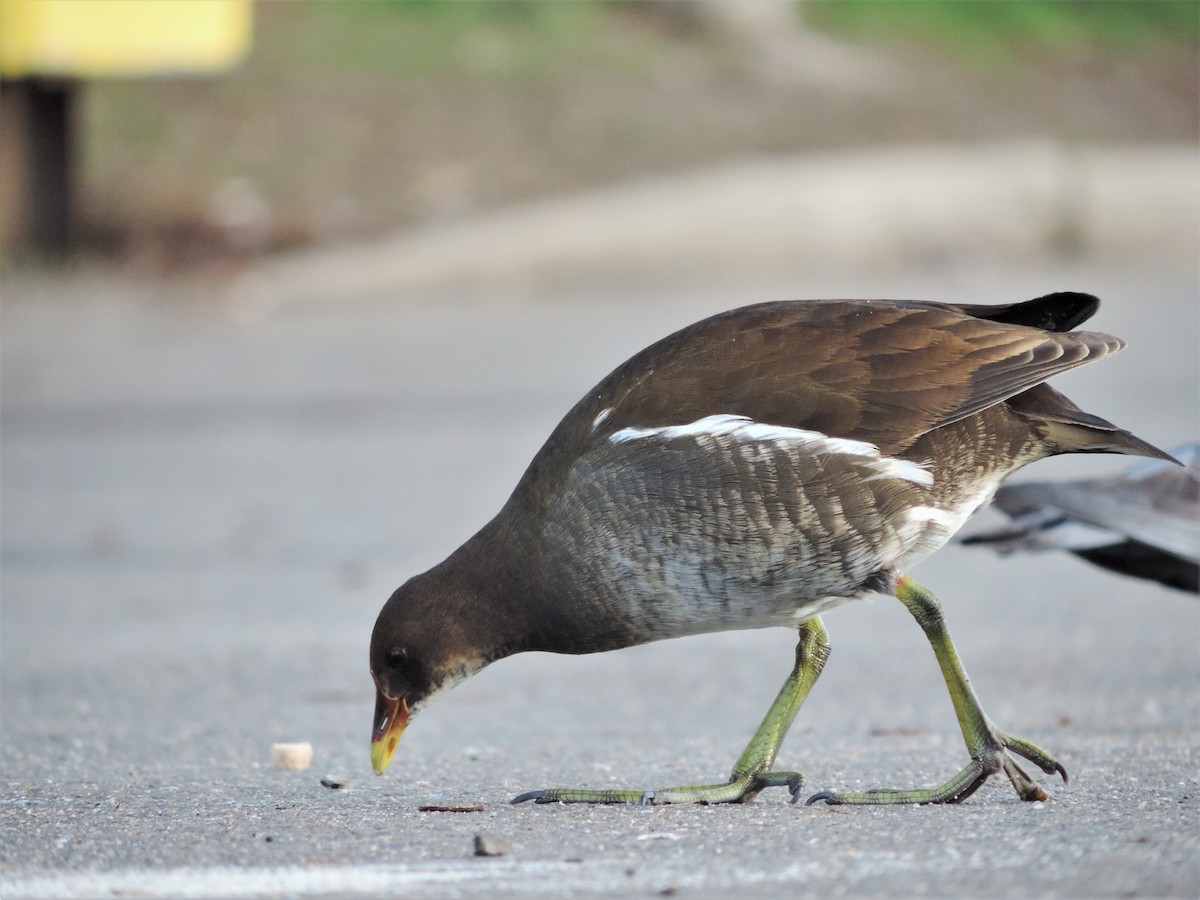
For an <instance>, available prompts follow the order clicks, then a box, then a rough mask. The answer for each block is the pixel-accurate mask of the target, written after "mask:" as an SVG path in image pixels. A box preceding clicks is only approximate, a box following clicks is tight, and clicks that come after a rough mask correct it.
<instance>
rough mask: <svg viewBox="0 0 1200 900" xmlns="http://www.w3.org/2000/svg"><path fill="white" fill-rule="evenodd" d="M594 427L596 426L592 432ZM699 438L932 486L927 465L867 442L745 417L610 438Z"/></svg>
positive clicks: (634, 430) (628, 431) (706, 419)
mask: <svg viewBox="0 0 1200 900" xmlns="http://www.w3.org/2000/svg"><path fill="white" fill-rule="evenodd" d="M594 427H595V426H594V425H593V428H594ZM689 437H691V438H696V439H697V440H704V439H711V438H722V437H724V438H729V439H731V440H734V441H750V442H755V443H770V444H775V445H776V446H778V447H782V448H785V449H787V448H800V449H804V450H808V451H810V452H812V453H814V454H818V455H822V454H826V455H832V456H851V457H855V458H856V459H858V460H859V461H860V462H861V464H862V465H865V466H867V467H868V468H870V469H871V470H872V471H873V472H874V473H875V474H874V475H871V476H869V478H868V480H873V479H876V478H898V479H901V480H902V481H911V482H912V483H913V484H919V485H923V486H925V487H929V486H930V485H932V484H933V473H932V472H930V471H929V468H928V463H926V464H922V463H915V462H912V461H911V460H907V459H894V458H892V457H889V456H882V455H881V454H880V452H879V448H878V447H876V446H875V445H874V444H869V443H867V442H866V441H854V440H850V439H849V438H835V437H829V436H828V435H825V434H821V432H819V431H806V430H805V429H803V428H788V427H787V426H784V425H769V424H766V423H763V422H755V421H753V420H752V419H749V418H747V417H746V416H733V415H728V414H723V415H719V416H705V417H704V418H703V419H697V420H696V421H695V422H689V423H688V424H686V425H663V426H660V427H657V428H622V429H621V430H620V431H616V432H613V433H612V434H611V435H609V438H608V439H609V440H610V441H612V442H613V443H614V444H622V443H625V442H626V441H637V440H645V439H648V438H659V439H662V440H668V441H670V440H676V439H679V438H689Z"/></svg>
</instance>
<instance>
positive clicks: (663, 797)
mask: <svg viewBox="0 0 1200 900" xmlns="http://www.w3.org/2000/svg"><path fill="white" fill-rule="evenodd" d="M803 785H804V776H803V775H801V774H800V773H799V772H760V773H758V774H754V775H743V776H741V777H739V778H733V779H731V780H730V781H728V782H727V783H725V784H702V785H687V786H683V787H672V788H664V789H662V790H657V791H640V790H622V789H620V788H612V789H596V788H549V789H547V790H542V791H526V792H525V793H523V794H520V795H518V796H516V797H514V798H513V799H512V802H513V803H524V802H525V801H527V800H532V801H534V802H535V803H630V804H635V805H638V806H665V805H666V804H669V803H704V804H708V803H749V802H750V801H751V800H753V799H754V798H755V797H756V796H758V793H759V791H761V790H763V788H768V787H786V788H787V789H788V792H789V793H790V794H791V795H792V802H793V803H795V802H796V801H797V800H798V799H799V798H800V788H801V787H803Z"/></svg>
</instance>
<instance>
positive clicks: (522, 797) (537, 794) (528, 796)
mask: <svg viewBox="0 0 1200 900" xmlns="http://www.w3.org/2000/svg"><path fill="white" fill-rule="evenodd" d="M545 795H546V792H545V791H526V792H525V793H523V794H517V796H515V797H513V798H512V799H511V800H509V801H508V802H509V803H524V802H525V801H526V800H535V801H536V800H541V799H542V797H544V796H545Z"/></svg>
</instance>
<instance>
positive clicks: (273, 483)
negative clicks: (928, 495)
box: [0, 261, 1200, 898]
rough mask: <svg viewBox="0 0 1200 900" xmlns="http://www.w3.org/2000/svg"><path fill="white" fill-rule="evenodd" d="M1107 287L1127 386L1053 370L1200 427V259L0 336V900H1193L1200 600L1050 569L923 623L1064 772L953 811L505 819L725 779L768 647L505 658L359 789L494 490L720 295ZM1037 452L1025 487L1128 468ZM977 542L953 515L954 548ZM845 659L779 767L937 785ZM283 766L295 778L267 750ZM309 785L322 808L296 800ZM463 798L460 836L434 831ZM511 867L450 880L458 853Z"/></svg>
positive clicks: (579, 291) (991, 562)
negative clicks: (405, 673) (309, 751)
mask: <svg viewBox="0 0 1200 900" xmlns="http://www.w3.org/2000/svg"><path fill="white" fill-rule="evenodd" d="M1059 289H1074V290H1086V291H1092V292H1095V293H1097V294H1099V295H1100V296H1102V297H1103V298H1104V299H1105V305H1104V306H1103V307H1102V309H1101V311H1100V313H1099V315H1098V317H1097V318H1096V319H1095V321H1094V322H1093V323H1090V326H1089V327H1095V328H1096V329H1097V330H1107V331H1112V332H1113V333H1116V334H1119V335H1121V336H1122V337H1125V338H1126V339H1127V340H1129V342H1130V347H1129V349H1128V350H1127V351H1126V352H1125V353H1123V354H1122V355H1120V356H1118V357H1117V358H1115V359H1113V360H1110V361H1105V362H1102V363H1100V364H1098V365H1096V366H1089V367H1085V369H1083V370H1080V371H1077V372H1073V373H1070V374H1069V375H1068V376H1065V377H1063V378H1060V379H1058V380H1057V381H1056V382H1055V383H1056V384H1057V385H1058V386H1060V387H1061V388H1062V389H1063V390H1064V391H1065V392H1067V393H1068V394H1069V395H1070V396H1071V397H1072V398H1073V399H1075V400H1076V401H1077V402H1079V403H1080V404H1081V405H1082V406H1084V407H1085V408H1087V409H1089V410H1093V411H1095V412H1097V413H1099V414H1102V415H1105V416H1107V417H1109V418H1111V419H1113V420H1115V421H1116V422H1118V423H1119V424H1121V425H1123V426H1125V427H1128V428H1130V429H1132V430H1133V431H1135V432H1136V433H1138V434H1139V435H1141V436H1143V437H1145V438H1146V439H1148V440H1151V441H1153V442H1156V443H1158V444H1160V445H1162V446H1170V445H1172V444H1176V443H1181V442H1183V441H1186V440H1194V439H1195V438H1196V435H1197V431H1198V430H1200V426H1198V422H1197V415H1198V401H1200V377H1198V374H1197V364H1196V359H1197V334H1198V333H1200V324H1198V318H1200V306H1198V303H1197V298H1198V292H1200V277H1198V275H1197V270H1196V267H1195V266H1194V265H1188V264H1172V265H1163V264H1155V265H1145V266H1141V267H1138V266H1135V265H1133V264H1130V263H1122V264H1121V265H1119V266H1118V265H1112V264H1104V263H1100V262H1096V261H1090V262H1086V263H1085V262H1080V263H1077V264H1072V265H1065V264H1053V263H1047V262H1045V261H1040V262H1033V263H1030V264H1029V265H1023V266H1008V265H1005V266H1000V265H991V264H965V265H954V266H950V265H936V264H932V265H928V266H926V267H925V268H923V269H921V270H918V271H892V272H891V273H890V274H878V273H877V274H864V273H863V271H861V270H843V271H838V270H828V271H824V272H822V273H820V274H811V273H809V274H794V275H791V276H788V277H783V276H778V277H774V276H773V277H771V278H766V277H764V278H761V279H746V278H737V279H728V280H708V281H707V282H706V283H704V284H698V283H695V282H689V281H688V280H687V279H686V278H683V277H677V278H673V279H664V278H662V277H658V278H656V279H654V280H648V281H646V282H645V283H642V284H637V283H634V282H627V283H625V284H624V285H621V286H607V287H603V288H584V287H575V288H573V289H567V290H563V289H558V290H555V291H537V290H524V289H521V288H519V287H510V288H509V289H507V290H504V291H500V292H491V293H486V292H483V291H481V290H477V289H467V288H463V289H462V290H458V291H453V290H445V291H441V292H430V291H425V292H414V293H412V294H410V295H407V296H403V297H397V296H395V295H390V294H389V293H388V292H387V291H384V290H376V289H372V290H360V291H357V292H349V293H346V294H344V295H329V296H324V297H321V298H315V299H314V298H312V297H306V298H305V299H304V300H303V301H302V302H295V303H288V302H286V298H285V299H284V300H281V301H278V302H273V303H271V304H270V305H269V306H265V307H264V306H262V305H253V306H252V308H251V307H247V306H246V305H245V304H244V301H243V300H239V299H238V298H237V296H236V294H232V293H230V294H222V292H220V291H209V290H198V289H196V288H195V287H194V286H192V287H187V286H182V287H181V286H180V285H178V284H176V283H171V282H158V283H151V282H147V281H139V282H132V281H127V280H123V279H120V278H118V277H116V276H104V275H93V276H92V277H87V278H82V277H77V276H61V277H46V278H40V279H30V280H25V281H23V282H21V283H20V284H19V285H17V286H16V287H14V286H12V285H10V286H9V288H8V289H7V290H6V295H5V297H4V307H3V323H2V324H3V328H2V340H3V346H2V350H3V355H2V360H0V361H2V371H0V375H2V378H3V418H2V431H0V440H2V444H0V448H2V454H3V456H2V466H0V500H2V504H3V506H2V519H0V528H2V554H3V555H2V564H3V568H2V571H0V576H2V601H3V607H2V619H0V629H2V630H0V642H2V643H0V648H2V660H0V679H2V682H0V702H2V705H0V715H2V729H3V730H2V748H0V760H2V762H0V773H2V774H0V895H2V896H4V897H6V898H8V897H90V896H146V895H150V896H193V897H210V896H235V897H276V896H351V895H354V896H359V895H361V896H380V897H382V896H399V895H403V896H406V897H416V898H420V897H456V896H463V897H468V896H550V895H552V896H565V897H572V896H578V897H584V896H653V895H657V894H677V895H678V896H694V897H734V896H736V897H746V896H762V897H767V896H779V895H781V894H797V893H807V892H812V893H815V894H833V895H876V894H927V895H939V896H944V895H955V896H964V895H1009V896H1032V895H1042V896H1188V897H1191V896H1196V894H1197V892H1198V890H1200V603H1197V601H1196V599H1195V598H1194V597H1191V596H1188V595H1183V594H1179V593H1173V592H1170V591H1168V590H1166V589H1164V588H1160V587H1157V586H1154V585H1149V584H1144V583H1140V582H1134V581H1129V580H1123V579H1121V578H1118V577H1116V576H1113V575H1109V574H1106V573H1104V572H1101V571H1099V570H1096V569H1093V568H1090V567H1088V566H1087V565H1086V564H1085V563H1083V562H1081V561H1079V560H1076V559H1073V558H1069V557H1064V556H1057V557H1055V556H1045V557H1031V558H1014V559H1011V560H999V559H997V558H994V557H993V556H992V555H991V554H989V553H987V552H981V551H977V550H971V549H968V548H961V547H953V546H952V547H947V548H946V549H944V550H943V551H941V552H940V553H938V554H937V555H935V557H933V558H932V559H931V560H929V561H927V562H926V563H924V564H922V565H921V566H920V567H919V568H918V569H917V570H916V571H915V573H914V574H915V575H916V576H917V577H918V578H919V579H920V580H922V581H923V582H924V583H926V584H927V585H929V586H930V587H931V588H932V589H933V590H935V592H937V593H938V594H939V596H940V597H941V598H942V600H943V602H944V605H945V607H946V611H947V616H948V621H949V625H950V628H951V631H952V633H953V634H954V636H955V638H956V641H957V643H958V647H959V650H960V652H961V655H962V658H963V660H964V662H965V664H966V666H967V668H968V670H969V671H970V673H971V675H972V678H973V681H974V683H975V686H976V689H977V691H978V692H979V694H980V696H981V699H982V701H983V704H984V707H985V708H986V709H987V711H988V713H989V715H990V716H991V717H992V718H993V719H994V720H995V721H996V722H997V723H998V724H999V725H1000V726H1001V727H1003V728H1004V729H1006V730H1009V731H1011V732H1014V733H1016V734H1019V735H1022V736H1024V737H1026V738H1029V739H1031V740H1034V741H1035V742H1037V743H1039V744H1041V745H1043V746H1044V747H1046V748H1047V749H1049V750H1050V751H1051V752H1053V753H1055V754H1057V756H1058V758H1059V759H1060V760H1061V761H1062V762H1063V763H1064V765H1065V766H1066V768H1067V769H1068V770H1069V772H1070V774H1071V780H1070V783H1069V784H1063V783H1061V782H1060V781H1058V780H1057V779H1052V778H1045V777H1042V776H1040V775H1039V781H1040V782H1041V783H1043V784H1044V786H1045V787H1046V790H1047V791H1048V793H1049V794H1050V795H1051V799H1050V801H1049V802H1047V803H1044V804H1025V803H1021V802H1020V801H1019V800H1018V799H1017V797H1016V796H1015V794H1014V793H1013V792H1012V790H1011V788H1010V787H1008V785H1007V784H1006V783H1001V782H998V781H997V782H993V783H991V784H989V785H988V786H985V788H983V789H982V790H981V791H980V792H979V793H978V794H976V795H975V796H973V797H972V798H971V799H970V800H969V801H968V802H966V803H964V804H962V805H959V806H952V807H915V808H909V807H904V808H891V809H865V808H831V807H826V806H814V807H804V806H802V805H801V806H793V805H789V804H788V803H787V802H786V799H787V798H786V792H783V791H778V790H775V791H772V790H768V791H766V792H765V793H763V794H762V795H761V796H760V797H759V798H758V800H757V801H756V802H754V803H753V804H749V805H745V806H729V807H661V808H632V807H631V808H627V807H589V806H567V805H547V806H534V805H531V804H526V805H522V806H516V807H514V806H510V805H509V804H508V802H507V801H508V799H509V798H510V797H512V796H514V795H515V794H517V793H519V792H521V791H522V790H526V789H531V788H537V787H547V786H552V785H575V784H578V785H594V786H625V787H635V786H636V787H647V788H653V787H662V786H665V785H670V784H674V783H689V782H696V781H702V780H709V779H712V780H719V779H720V778H722V777H723V776H724V775H725V774H726V773H727V772H728V769H729V767H730V766H731V764H732V762H733V760H734V758H735V757H736V756H737V754H738V753H739V752H740V750H741V747H742V745H743V743H744V741H745V740H746V738H747V737H748V736H749V734H750V733H751V732H752V730H753V728H754V726H755V725H756V724H757V722H758V720H759V719H760V718H761V716H762V715H763V713H764V712H765V710H766V708H767V706H768V705H769V703H770V701H771V699H772V697H773V696H774V693H775V691H776V689H777V688H778V685H779V684H780V683H781V681H782V679H783V678H784V676H785V675H786V674H787V671H788V669H789V667H790V665H791V662H792V651H793V640H792V635H791V634H789V633H788V632H787V631H784V630H774V631H761V632H746V633H731V634H723V635H712V636H703V637H697V638H689V639H684V640H677V641H670V642H665V643H662V644H657V645H650V646H645V647H640V648H635V649H630V650H625V651H620V652H617V653H609V654H602V655H597V656H592V657H556V656H552V655H543V654H529V655H525V656H521V657H516V658H512V659H509V660H505V661H502V662H500V663H497V664H495V665H494V666H492V667H491V668H489V669H488V670H486V671H485V672H483V673H482V674H481V675H479V676H478V677H476V678H475V679H473V680H471V681H469V682H467V683H466V684H464V685H462V686H461V687H459V688H457V689H455V690H454V691H453V692H452V693H450V694H449V695H447V696H445V697H443V698H440V699H438V700H437V701H435V702H434V703H433V704H432V705H431V706H430V707H429V708H428V709H427V710H426V711H424V712H423V713H422V714H421V716H420V717H419V718H417V719H415V720H414V722H413V723H412V725H411V727H410V728H409V730H408V732H407V733H406V735H405V737H404V740H403V741H402V743H401V746H400V748H399V750H398V752H397V755H396V758H395V759H394V761H393V763H392V766H391V768H390V769H389V771H388V773H387V774H386V776H384V777H381V778H377V777H375V776H374V775H373V774H372V773H371V769H370V763H369V758H368V738H369V730H370V719H371V713H372V702H373V689H372V685H371V681H370V678H369V676H368V674H367V642H368V638H369V634H370V629H371V626H372V624H373V621H374V617H375V615H376V613H377V612H378V609H379V607H380V606H381V605H382V603H383V601H384V600H385V599H386V598H387V596H388V594H389V593H390V592H391V591H392V590H393V589H394V588H395V587H396V585H398V584H399V583H400V582H401V581H403V580H404V579H405V578H406V577H408V576H409V575H411V574H414V573H416V572H418V571H421V570H423V569H424V568H426V567H428V566H430V565H432V564H434V563H436V562H437V561H439V560H440V559H441V558H442V557H444V556H445V555H446V554H447V553H449V552H450V551H451V550H452V549H453V548H454V547H456V546H457V545H458V543H460V542H461V541H462V540H464V539H465V538H466V537H468V536H469V535H470V534H471V533H472V532H473V531H474V529H476V528H477V527H479V526H480V525H482V524H483V522H485V521H486V520H487V518H488V517H490V516H491V515H492V514H493V513H494V512H495V511H496V510H497V509H498V508H499V507H500V505H501V504H502V503H503V501H504V499H505V498H506V496H507V494H508V492H509V491H510V490H511V488H512V487H513V485H514V484H515V483H516V480H517V478H518V477H519V476H520V474H521V472H522V471H523V468H524V466H525V464H526V463H527V462H528V460H529V459H530V458H531V457H532V455H533V454H534V452H535V451H536V450H537V448H538V446H539V445H540V443H541V441H542V440H544V438H545V437H546V435H547V434H548V433H549V432H550V430H551V428H552V427H553V425H554V424H555V423H556V421H557V420H558V418H559V417H560V416H561V415H562V414H564V413H565V412H566V410H567V409H568V408H569V407H570V406H571V404H572V403H573V402H574V401H575V400H576V399H577V398H578V397H579V396H580V395H581V394H582V393H583V391H584V390H586V389H587V388H588V387H590V386H591V385H592V384H593V383H595V382H596V381H597V380H599V378H600V377H602V376H603V375H604V374H606V373H607V372H608V371H609V370H610V369H611V368H612V367H613V366H614V365H616V364H617V363H618V362H620V361H621V360H623V359H624V358H626V357H627V356H629V355H630V354H631V353H633V352H634V351H636V350H638V349H640V348H641V347H643V346H645V345H646V344H647V343H649V342H650V341H652V340H654V339H655V338H658V337H660V336H662V335H664V334H666V333H667V332H669V331H670V330H672V329H674V328H676V327H678V326H682V325H684V324H687V323H689V322H691V321H694V320H695V319H697V318H700V317H701V316H703V315H705V314H708V313H711V312H715V311H717V310H720V309H725V308H729V307H732V306H736V305H739V304H742V303H747V302H752V301H758V300H766V299H788V298H796V297H815V296H892V297H896V296H903V297H922V298H927V299H935V300H959V301H969V302H1008V301H1013V300H1020V299H1026V298H1029V297H1033V296H1037V295H1039V294H1041V293H1046V292H1048V291H1051V290H1059ZM1127 462H1128V460H1124V459H1119V458H1112V457H1104V458H1101V457H1096V458H1087V459H1080V458H1074V459H1060V460H1053V461H1048V462H1045V463H1041V464H1038V465H1037V466H1036V467H1034V468H1033V469H1031V470H1029V472H1028V477H1030V478H1047V477H1055V475H1056V474H1057V475H1058V476H1061V477H1077V476H1079V475H1081V474H1090V473H1100V472H1115V471H1118V470H1119V469H1120V468H1121V467H1122V466H1124V465H1125V464H1127ZM970 527H971V526H970V525H968V528H970ZM826 624H827V626H828V627H829V630H830V635H831V639H832V642H833V654H832V657H831V659H830V662H829V665H828V666H827V668H826V670H825V674H824V675H823V677H822V679H821V681H820V683H819V684H818V685H817V687H816V688H815V690H814V692H813V695H812V697H811V698H810V700H809V702H808V704H807V705H806V707H805V708H804V709H803V710H802V711H801V713H800V715H799V717H798V719H797V722H796V725H795V727H794V729H793V731H792V734H791V735H790V737H789V739H788V740H787V742H786V743H785V744H784V747H783V750H782V753H781V756H780V760H779V765H780V766H781V767H786V768H797V769H800V770H802V771H803V772H804V773H805V774H806V776H807V785H806V789H811V790H812V791H814V792H815V791H818V790H823V789H828V788H842V789H851V790H854V789H863V788H869V787H873V786H897V787H907V786H917V785H926V784H932V783H935V782H938V781H940V780H942V779H944V778H946V777H947V776H948V775H949V774H951V773H952V772H954V771H957V769H958V768H959V767H961V766H962V765H963V764H964V763H965V751H964V748H963V746H962V743H961V739H960V738H959V736H958V733H957V727H956V723H955V720H954V716H953V713H952V710H951V707H950V703H949V700H948V698H947V697H946V694H945V688H944V686H943V685H942V683H941V681H940V677H939V675H938V672H937V668H936V665H935V663H934V660H933V657H932V653H931V652H930V650H929V648H928V645H927V644H926V642H925V640H924V638H923V636H922V635H921V632H920V630H919V629H918V628H917V627H916V625H915V624H914V623H913V622H912V621H911V620H910V619H909V618H908V616H907V613H906V612H905V611H904V610H903V608H902V607H901V606H900V604H899V603H897V602H896V601H894V600H889V599H887V598H879V599H877V600H874V601H871V602H864V603H859V604H853V605H851V606H848V607H843V608H840V609H838V610H836V611H834V612H833V613H831V614H830V615H829V616H828V617H827V618H826ZM279 741H307V742H311V744H312V745H313V748H314V758H313V763H312V766H311V767H310V768H309V769H307V770H305V771H290V770H283V769H277V768H274V767H272V766H271V764H270V748H271V745H272V743H274V742H279ZM327 775H332V776H334V777H335V781H337V782H339V783H341V784H342V786H341V787H339V788H329V787H325V786H323V785H322V784H321V779H322V777H323V776H327ZM430 803H432V804H437V805H442V806H447V805H454V804H481V805H482V809H480V810H478V811H473V812H429V811H421V810H420V809H419V807H420V806H421V805H423V804H430ZM477 834H487V835H491V836H495V837H496V838H499V839H500V840H501V841H502V842H504V843H506V844H507V845H509V848H510V849H509V850H508V852H506V853H504V854H503V855H500V856H495V857H486V858H485V857H476V856H475V855H474V849H473V848H474V838H475V836H476V835H477Z"/></svg>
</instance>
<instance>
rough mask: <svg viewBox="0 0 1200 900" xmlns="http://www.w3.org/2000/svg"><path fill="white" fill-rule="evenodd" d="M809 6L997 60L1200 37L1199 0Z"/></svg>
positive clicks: (856, 25) (830, 25)
mask: <svg viewBox="0 0 1200 900" xmlns="http://www.w3.org/2000/svg"><path fill="white" fill-rule="evenodd" d="M803 9H804V11H805V18H806V20H807V21H808V23H809V24H810V25H812V26H813V27H816V28H820V29H822V30H823V31H826V32H828V33H830V34H832V35H837V36H840V37H844V38H850V39H855V40H869V41H874V42H894V41H897V40H903V41H909V42H914V43H920V44H925V45H928V46H934V47H937V48H940V49H941V50H943V51H946V52H948V53H951V54H953V55H954V56H956V57H957V58H959V59H960V60H962V61H964V62H967V63H969V64H973V65H987V66H991V67H999V68H1003V67H1005V66H1011V65H1015V64H1017V62H1018V60H1019V57H1020V55H1021V54H1022V53H1024V52H1028V51H1030V50H1034V51H1043V52H1044V51H1050V52H1058V53H1084V52H1094V51H1102V52H1108V53H1116V54H1119V55H1136V54H1143V53H1150V52H1154V51H1155V50H1157V49H1160V48H1162V47H1164V46H1171V45H1187V46H1191V47H1195V46H1196V45H1197V44H1198V43H1200V3H1197V2H1195V0H815V2H810V3H806V4H804V6H803Z"/></svg>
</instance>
